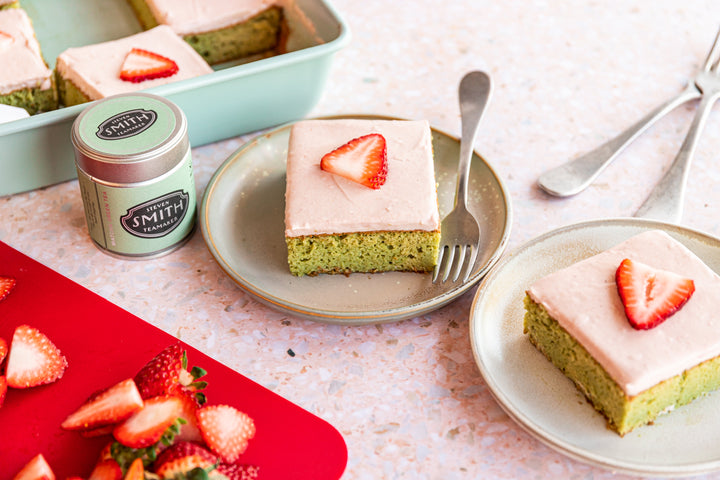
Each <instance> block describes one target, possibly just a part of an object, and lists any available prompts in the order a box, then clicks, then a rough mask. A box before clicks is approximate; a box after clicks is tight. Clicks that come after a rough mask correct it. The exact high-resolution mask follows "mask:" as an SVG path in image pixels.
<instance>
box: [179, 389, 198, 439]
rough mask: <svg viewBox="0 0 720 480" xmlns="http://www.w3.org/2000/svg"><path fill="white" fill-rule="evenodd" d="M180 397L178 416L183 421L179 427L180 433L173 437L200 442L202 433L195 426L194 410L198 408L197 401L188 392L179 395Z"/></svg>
mask: <svg viewBox="0 0 720 480" xmlns="http://www.w3.org/2000/svg"><path fill="white" fill-rule="evenodd" d="M178 398H179V399H180V404H181V407H180V418H182V419H183V420H184V421H185V423H184V424H183V425H182V426H181V427H180V433H179V434H178V435H177V436H176V437H175V438H176V439H177V440H186V441H190V442H201V441H202V435H201V434H200V429H199V428H198V426H197V417H196V415H195V412H197V409H198V408H199V405H198V402H197V400H196V399H195V397H193V396H192V395H190V394H184V395H179V396H178Z"/></svg>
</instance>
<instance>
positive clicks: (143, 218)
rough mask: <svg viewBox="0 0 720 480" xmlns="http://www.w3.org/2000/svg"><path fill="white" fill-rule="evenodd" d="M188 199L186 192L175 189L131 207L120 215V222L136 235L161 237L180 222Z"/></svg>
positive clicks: (130, 232) (131, 233) (186, 208)
mask: <svg viewBox="0 0 720 480" xmlns="http://www.w3.org/2000/svg"><path fill="white" fill-rule="evenodd" d="M189 200H190V195H189V194H188V193H187V192H185V191H182V190H176V191H174V192H170V193H168V194H167V195H163V196H161V197H158V198H153V199H152V200H149V201H147V202H144V203H141V204H140V205H136V206H134V207H132V208H131V209H129V210H128V213H127V214H126V215H123V216H122V217H120V223H121V224H122V227H123V228H124V229H125V231H126V232H128V233H129V234H130V235H135V236H136V237H141V238H157V237H163V236H165V235H167V234H168V233H170V232H172V231H173V230H175V229H176V228H177V226H178V225H180V224H181V223H182V221H183V218H185V214H186V213H187V211H188V205H189Z"/></svg>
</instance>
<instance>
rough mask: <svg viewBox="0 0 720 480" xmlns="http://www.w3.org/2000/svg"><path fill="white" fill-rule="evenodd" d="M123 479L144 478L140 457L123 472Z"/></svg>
mask: <svg viewBox="0 0 720 480" xmlns="http://www.w3.org/2000/svg"><path fill="white" fill-rule="evenodd" d="M123 480H145V466H144V465H143V462H142V459H141V458H136V459H135V460H133V462H132V463H131V464H130V466H129V467H128V469H127V472H125V478H123Z"/></svg>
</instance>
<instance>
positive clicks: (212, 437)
mask: <svg viewBox="0 0 720 480" xmlns="http://www.w3.org/2000/svg"><path fill="white" fill-rule="evenodd" d="M197 423H198V428H199V429H200V433H201V434H202V436H203V439H204V440H205V443H206V444H207V446H208V447H210V450H212V451H213V452H215V453H217V454H218V455H219V456H220V458H222V460H223V461H224V462H227V463H235V461H236V460H237V459H238V458H239V457H240V455H242V454H243V453H244V452H245V450H246V449H247V446H248V442H249V441H250V439H252V438H253V437H254V436H255V423H254V422H253V420H252V418H250V417H249V416H248V415H247V414H245V413H243V412H241V411H240V410H238V409H236V408H234V407H231V406H229V405H211V406H206V407H202V408H200V409H199V410H198V411H197Z"/></svg>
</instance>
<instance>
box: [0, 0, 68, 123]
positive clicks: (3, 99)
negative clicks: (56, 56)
mask: <svg viewBox="0 0 720 480" xmlns="http://www.w3.org/2000/svg"><path fill="white" fill-rule="evenodd" d="M0 103H2V104H5V105H11V106H13V107H21V108H24V109H25V110H27V112H28V113H29V114H30V115H34V114H36V113H39V112H46V111H49V110H55V109H56V108H57V93H56V90H55V84H54V82H53V74H52V70H50V69H49V68H48V66H47V64H46V63H45V60H44V59H43V57H42V53H41V51H40V44H39V43H38V41H37V39H36V38H35V31H34V30H33V26H32V22H31V21H30V18H29V17H28V15H27V13H25V10H23V9H21V8H6V9H2V10H0Z"/></svg>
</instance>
